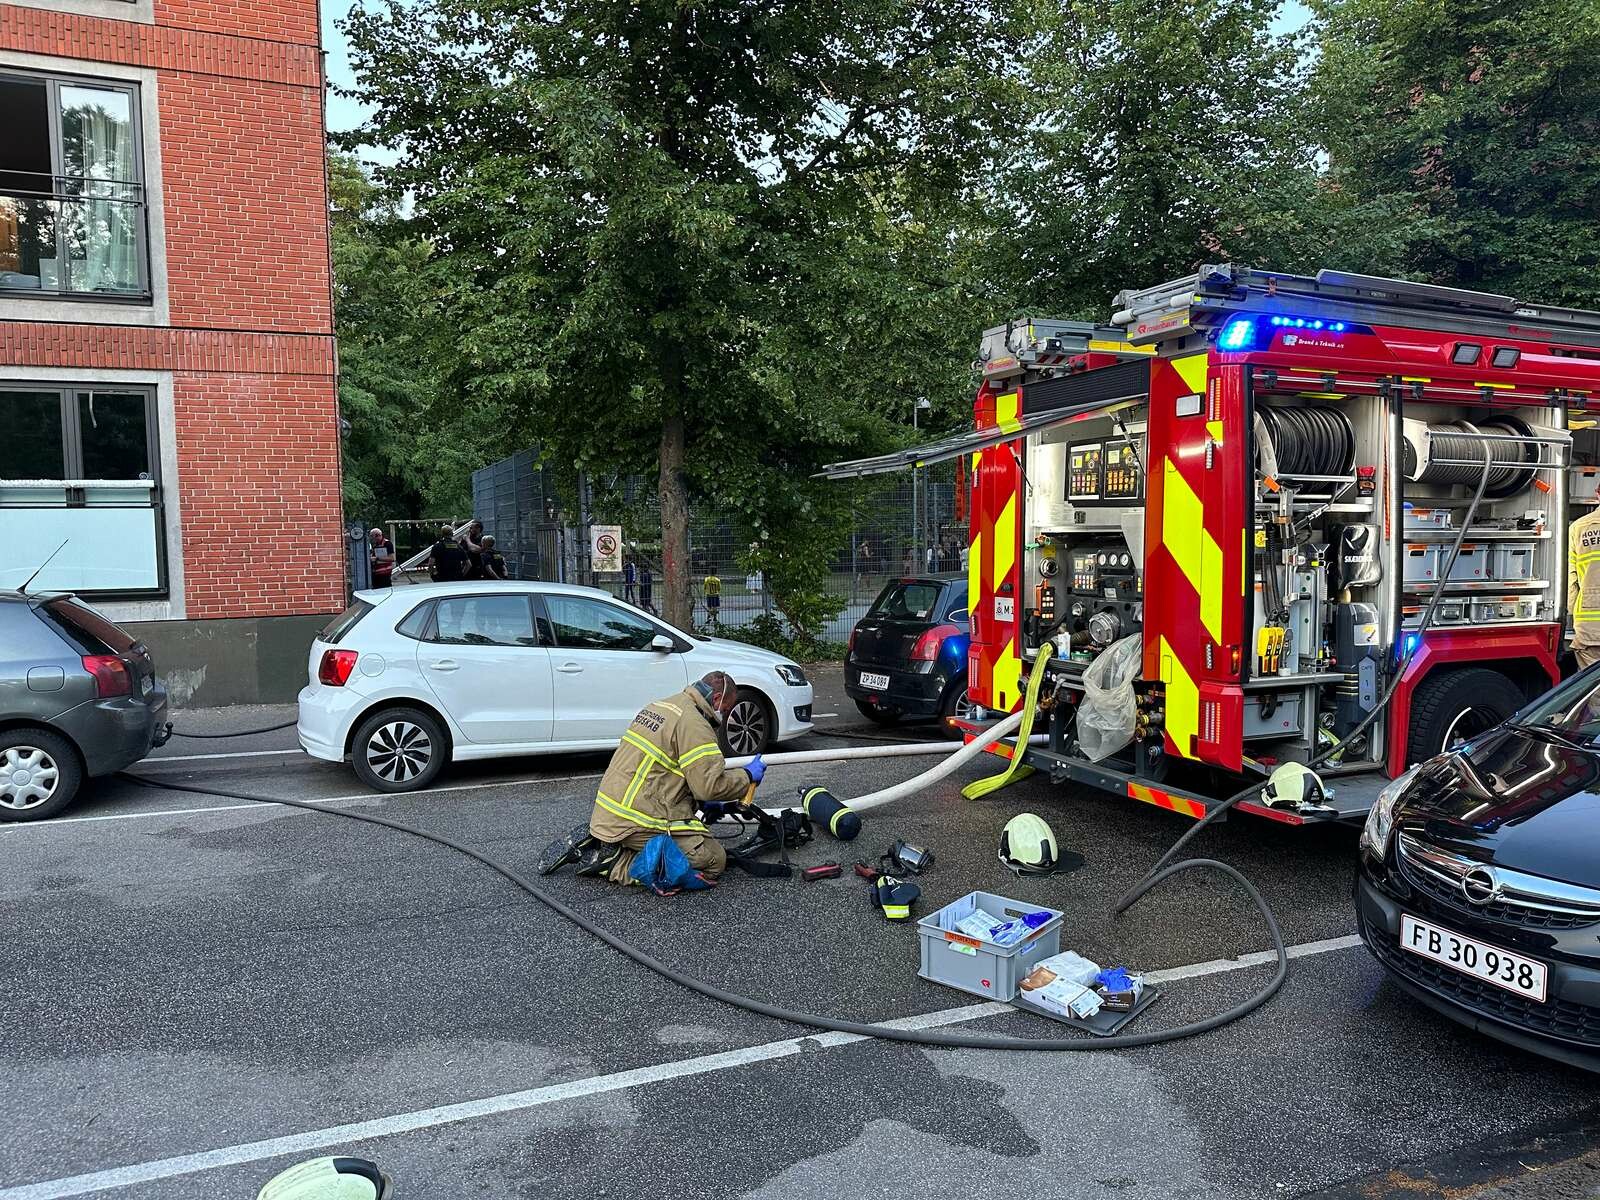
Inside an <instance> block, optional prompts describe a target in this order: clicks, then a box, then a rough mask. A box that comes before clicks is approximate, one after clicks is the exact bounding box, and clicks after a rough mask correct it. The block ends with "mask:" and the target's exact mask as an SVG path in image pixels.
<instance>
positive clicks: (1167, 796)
mask: <svg viewBox="0 0 1600 1200" xmlns="http://www.w3.org/2000/svg"><path fill="white" fill-rule="evenodd" d="M1128 795H1129V797H1131V798H1132V799H1134V800H1142V801H1144V802H1145V803H1146V804H1154V805H1155V806H1156V807H1157V808H1165V809H1170V810H1171V811H1172V812H1175V813H1181V814H1182V815H1183V816H1186V817H1193V818H1194V819H1195V820H1196V821H1198V820H1199V819H1200V818H1201V817H1203V816H1205V815H1206V808H1205V805H1203V804H1200V803H1199V802H1197V801H1194V800H1185V799H1183V798H1182V797H1181V796H1174V795H1172V794H1171V793H1169V792H1163V791H1162V790H1161V789H1160V788H1158V787H1150V786H1149V785H1148V784H1143V783H1130V784H1128Z"/></svg>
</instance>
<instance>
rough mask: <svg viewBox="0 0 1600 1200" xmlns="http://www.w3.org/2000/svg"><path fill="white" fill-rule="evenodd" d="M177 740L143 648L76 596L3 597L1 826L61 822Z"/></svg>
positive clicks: (0, 650) (0, 598) (163, 691)
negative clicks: (82, 795) (80, 799)
mask: <svg viewBox="0 0 1600 1200" xmlns="http://www.w3.org/2000/svg"><path fill="white" fill-rule="evenodd" d="M169 733H170V729H169V726H168V725H167V693H166V689H165V688H163V687H162V686H161V683H160V681H159V680H157V679H156V670H155V664H154V663H153V662H152V661H151V660H150V652H149V650H147V649H146V648H145V646H144V643H143V642H140V641H139V640H138V639H136V638H135V637H133V635H132V634H130V633H128V632H126V631H125V630H123V629H119V628H118V627H117V626H116V625H114V624H112V623H111V622H110V621H108V620H106V619H105V618H104V617H103V616H101V615H100V614H99V613H97V612H95V610H94V609H92V608H90V607H89V606H88V605H87V604H85V603H83V601H81V600H79V599H78V598H77V597H76V596H71V595H66V594H62V593H50V594H45V595H38V596H30V595H25V594H23V593H21V592H11V591H0V821H38V820H43V819H44V818H46V817H53V816H55V815H56V814H57V813H59V812H60V811H61V810H62V809H64V808H66V807H67V805H69V804H71V803H72V801H73V800H74V799H75V798H76V797H77V794H78V789H79V788H80V787H81V786H82V784H83V781H84V780H85V779H88V778H92V777H94V776H97V775H109V774H111V773H112V772H113V771H120V770H121V769H122V768H123V767H126V766H128V765H129V764H131V763H136V762H138V761H139V760H140V759H141V758H143V757H144V756H145V755H146V754H148V753H150V751H151V749H152V748H153V747H155V746H159V745H161V744H162V743H163V742H165V741H166V740H167V737H168V735H169Z"/></svg>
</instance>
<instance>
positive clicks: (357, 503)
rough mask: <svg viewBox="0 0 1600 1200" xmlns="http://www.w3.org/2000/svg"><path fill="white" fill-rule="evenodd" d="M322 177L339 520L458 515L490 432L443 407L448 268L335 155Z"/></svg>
mask: <svg viewBox="0 0 1600 1200" xmlns="http://www.w3.org/2000/svg"><path fill="white" fill-rule="evenodd" d="M328 178H329V185H330V188H329V191H330V195H331V198H332V204H333V211H332V214H331V239H332V249H333V267H334V280H335V290H334V325H335V328H336V330H337V332H338V335H339V368H340V374H339V408H340V411H341V413H342V415H343V416H344V418H345V420H347V421H349V423H350V435H349V437H348V438H347V439H346V440H345V444H344V492H345V495H344V501H345V511H346V512H347V513H348V514H350V515H351V516H355V515H358V514H359V515H362V516H364V517H367V518H368V519H370V520H383V519H387V518H418V517H423V516H434V515H448V514H450V513H462V512H466V511H467V509H468V508H469V507H470V486H469V480H470V477H471V471H472V469H473V468H474V467H477V466H481V465H482V463H483V458H482V454H483V451H484V449H485V447H486V446H488V445H492V444H493V428H494V425H495V423H496V422H495V418H494V415H493V414H492V413H490V412H485V411H484V410H482V409H474V410H468V411H463V410H461V409H459V408H457V407H455V406H454V405H452V404H451V403H450V393H449V392H448V391H447V389H446V379H447V377H448V375H449V372H450V371H451V369H452V364H453V362H454V361H455V354H454V348H453V346H452V345H451V342H450V339H449V337H448V336H447V334H446V326H445V323H444V321H443V320H442V311H441V305H440V301H439V287H440V285H439V283H438V280H439V279H440V278H441V277H444V276H446V275H447V273H448V265H447V264H443V263H441V262H440V259H439V256H438V255H437V254H436V253H435V250H434V247H433V246H432V245H431V244H430V243H429V242H427V241H425V240H423V239H421V238H418V237H416V236H415V235H414V234H412V233H411V232H409V231H408V229H407V227H406V222H405V221H404V220H403V219H402V217H401V214H400V212H399V211H398V209H397V208H396V206H395V205H394V204H393V203H392V202H390V201H388V200H386V199H385V197H384V195H383V194H382V193H381V192H380V191H379V190H378V188H377V187H376V186H375V185H374V184H373V183H372V181H371V180H370V179H368V178H367V176H366V174H365V172H364V171H363V170H362V168H361V166H360V165H359V164H358V163H357V162H356V161H355V160H353V159H351V158H348V157H345V156H342V155H337V154H336V155H334V156H332V157H331V158H330V159H329V162H328ZM475 432H476V436H474V433H475ZM486 434H487V436H486Z"/></svg>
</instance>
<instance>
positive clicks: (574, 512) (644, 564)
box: [472, 451, 966, 642]
mask: <svg viewBox="0 0 1600 1200" xmlns="http://www.w3.org/2000/svg"><path fill="white" fill-rule="evenodd" d="M957 469H958V468H957V467H955V466H954V465H950V466H943V467H938V468H930V469H926V470H923V471H920V472H918V473H917V477H916V478H915V479H913V478H912V475H911V474H910V473H903V474H895V475H888V476H880V477H878V478H876V479H869V480H863V481H860V482H858V483H855V484H841V485H840V486H841V487H850V488H851V489H852V509H853V512H854V521H853V522H852V525H851V528H850V529H849V530H847V531H846V532H845V533H844V534H843V535H842V536H841V538H840V540H839V542H838V544H837V545H836V546H835V547H834V548H833V549H832V551H831V553H830V555H829V560H828V576H827V588H828V590H829V591H830V592H831V593H833V594H834V595H835V596H837V597H838V598H839V600H840V603H841V610H840V612H839V614H838V616H836V617H835V618H834V619H833V620H832V621H830V622H828V624H827V625H826V627H825V628H824V630H823V634H822V636H823V637H824V638H825V639H827V640H830V641H841V642H842V641H844V639H845V638H846V637H847V636H848V635H849V632H850V629H851V627H852V626H853V625H854V624H855V623H856V622H857V621H858V620H860V619H861V617H862V616H863V615H864V614H865V613H866V611H867V609H868V607H869V606H870V605H871V603H872V601H873V598H874V597H876V596H877V594H878V592H879V591H881V590H882V588H883V585H884V583H885V582H886V581H888V580H889V579H897V578H900V577H901V576H903V575H906V574H910V573H916V574H921V573H924V572H928V571H940V572H948V571H956V570H962V569H964V568H965V565H966V562H965V556H966V523H965V519H964V517H960V516H958V514H957V500H956V481H955V472H956V470H957ZM472 500H473V511H474V515H476V516H477V518H478V519H479V520H481V521H482V522H483V525H484V529H485V531H486V532H488V533H491V534H493V535H494V538H495V544H496V548H497V549H499V550H500V552H501V553H503V554H504V555H505V557H506V566H507V570H508V573H509V574H510V575H511V576H512V577H513V578H516V579H545V580H554V581H558V582H567V583H582V584H590V585H593V586H595V587H601V588H605V589H606V590H607V591H610V592H611V593H612V594H613V595H615V596H617V597H618V598H619V599H622V600H626V601H628V602H629V603H633V604H638V605H639V606H640V607H643V608H648V609H651V610H653V611H659V610H660V608H661V603H662V599H661V588H662V582H661V519H660V510H659V507H658V505H657V501H656V496H655V491H654V481H653V480H650V479H647V478H644V477H642V476H624V477H619V478H615V479H608V480H594V479H584V478H573V479H570V480H565V481H563V480H561V479H560V477H559V475H558V473H557V472H556V471H555V470H553V469H551V468H549V467H547V466H541V465H540V464H539V461H538V454H537V452H536V451H524V452H523V453H521V454H515V455H512V456H511V457H510V458H507V459H502V460H501V461H500V462H497V463H493V464H491V465H490V466H487V467H484V468H482V469H480V470H478V471H475V472H473V475H472ZM591 525H615V526H620V527H621V529H622V546H623V556H624V559H625V561H628V562H631V563H632V565H633V570H632V572H631V581H630V574H629V572H627V571H626V570H624V571H621V572H598V573H597V572H595V571H593V570H592V569H591V564H590V561H589V530H590V526H591ZM689 562H690V577H691V579H692V580H693V587H692V591H693V598H694V623H695V625H696V626H697V627H698V628H700V629H705V630H713V629H715V628H718V627H720V628H724V629H729V628H734V627H737V626H740V625H744V624H746V623H748V622H749V621H751V620H753V619H754V618H755V617H757V616H759V615H760V614H762V613H773V614H774V615H777V614H776V613H775V610H774V608H773V605H772V596H771V593H770V592H769V591H768V589H767V587H766V581H765V580H764V579H763V577H762V573H761V571H760V561H759V551H758V549H757V547H756V545H755V539H754V536H753V534H752V532H751V531H750V530H749V529H748V528H745V527H744V526H743V525H742V523H741V522H740V521H739V520H738V519H736V518H735V517H733V516H732V515H731V514H728V513H724V512H721V511H718V510H717V509H715V508H707V507H704V506H700V507H696V508H694V509H692V510H691V512H690V514H689ZM713 599H716V600H719V601H720V603H712V602H708V601H712V600H713Z"/></svg>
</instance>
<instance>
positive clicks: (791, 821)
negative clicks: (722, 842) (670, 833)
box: [700, 800, 812, 877]
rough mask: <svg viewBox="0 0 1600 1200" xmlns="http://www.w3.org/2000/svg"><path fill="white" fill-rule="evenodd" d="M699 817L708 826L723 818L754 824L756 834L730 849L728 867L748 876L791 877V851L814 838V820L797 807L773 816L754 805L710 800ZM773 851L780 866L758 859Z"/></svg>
mask: <svg viewBox="0 0 1600 1200" xmlns="http://www.w3.org/2000/svg"><path fill="white" fill-rule="evenodd" d="M700 816H701V819H702V820H704V821H705V823H706V824H707V825H708V826H709V825H713V824H715V823H716V822H717V821H720V820H722V819H723V818H724V817H728V818H731V819H733V820H737V821H743V822H752V821H753V822H754V823H755V826H756V828H755V832H753V833H751V834H750V835H749V836H748V837H746V838H745V839H744V840H743V841H742V842H738V843H737V844H735V845H733V846H730V847H729V848H728V865H729V866H732V867H738V868H739V870H741V871H743V872H745V874H747V875H758V876H762V877H781V876H785V875H790V874H792V873H793V868H792V867H791V866H790V865H789V851H790V850H794V849H798V848H799V847H801V846H803V845H805V844H806V843H807V842H809V841H810V840H811V838H812V831H811V818H810V817H808V816H806V815H805V813H803V812H801V811H800V810H799V809H797V808H786V809H784V810H783V811H782V812H781V813H777V814H773V813H769V812H767V811H766V810H765V809H762V808H758V807H757V806H756V805H754V804H743V803H740V802H738V801H731V800H730V801H726V802H724V801H711V802H709V803H706V804H702V805H701V806H700ZM770 850H777V851H778V852H779V856H780V858H781V859H782V862H781V863H768V862H761V861H759V860H758V857H757V856H759V855H762V854H766V853H767V852H768V851H770Z"/></svg>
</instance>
